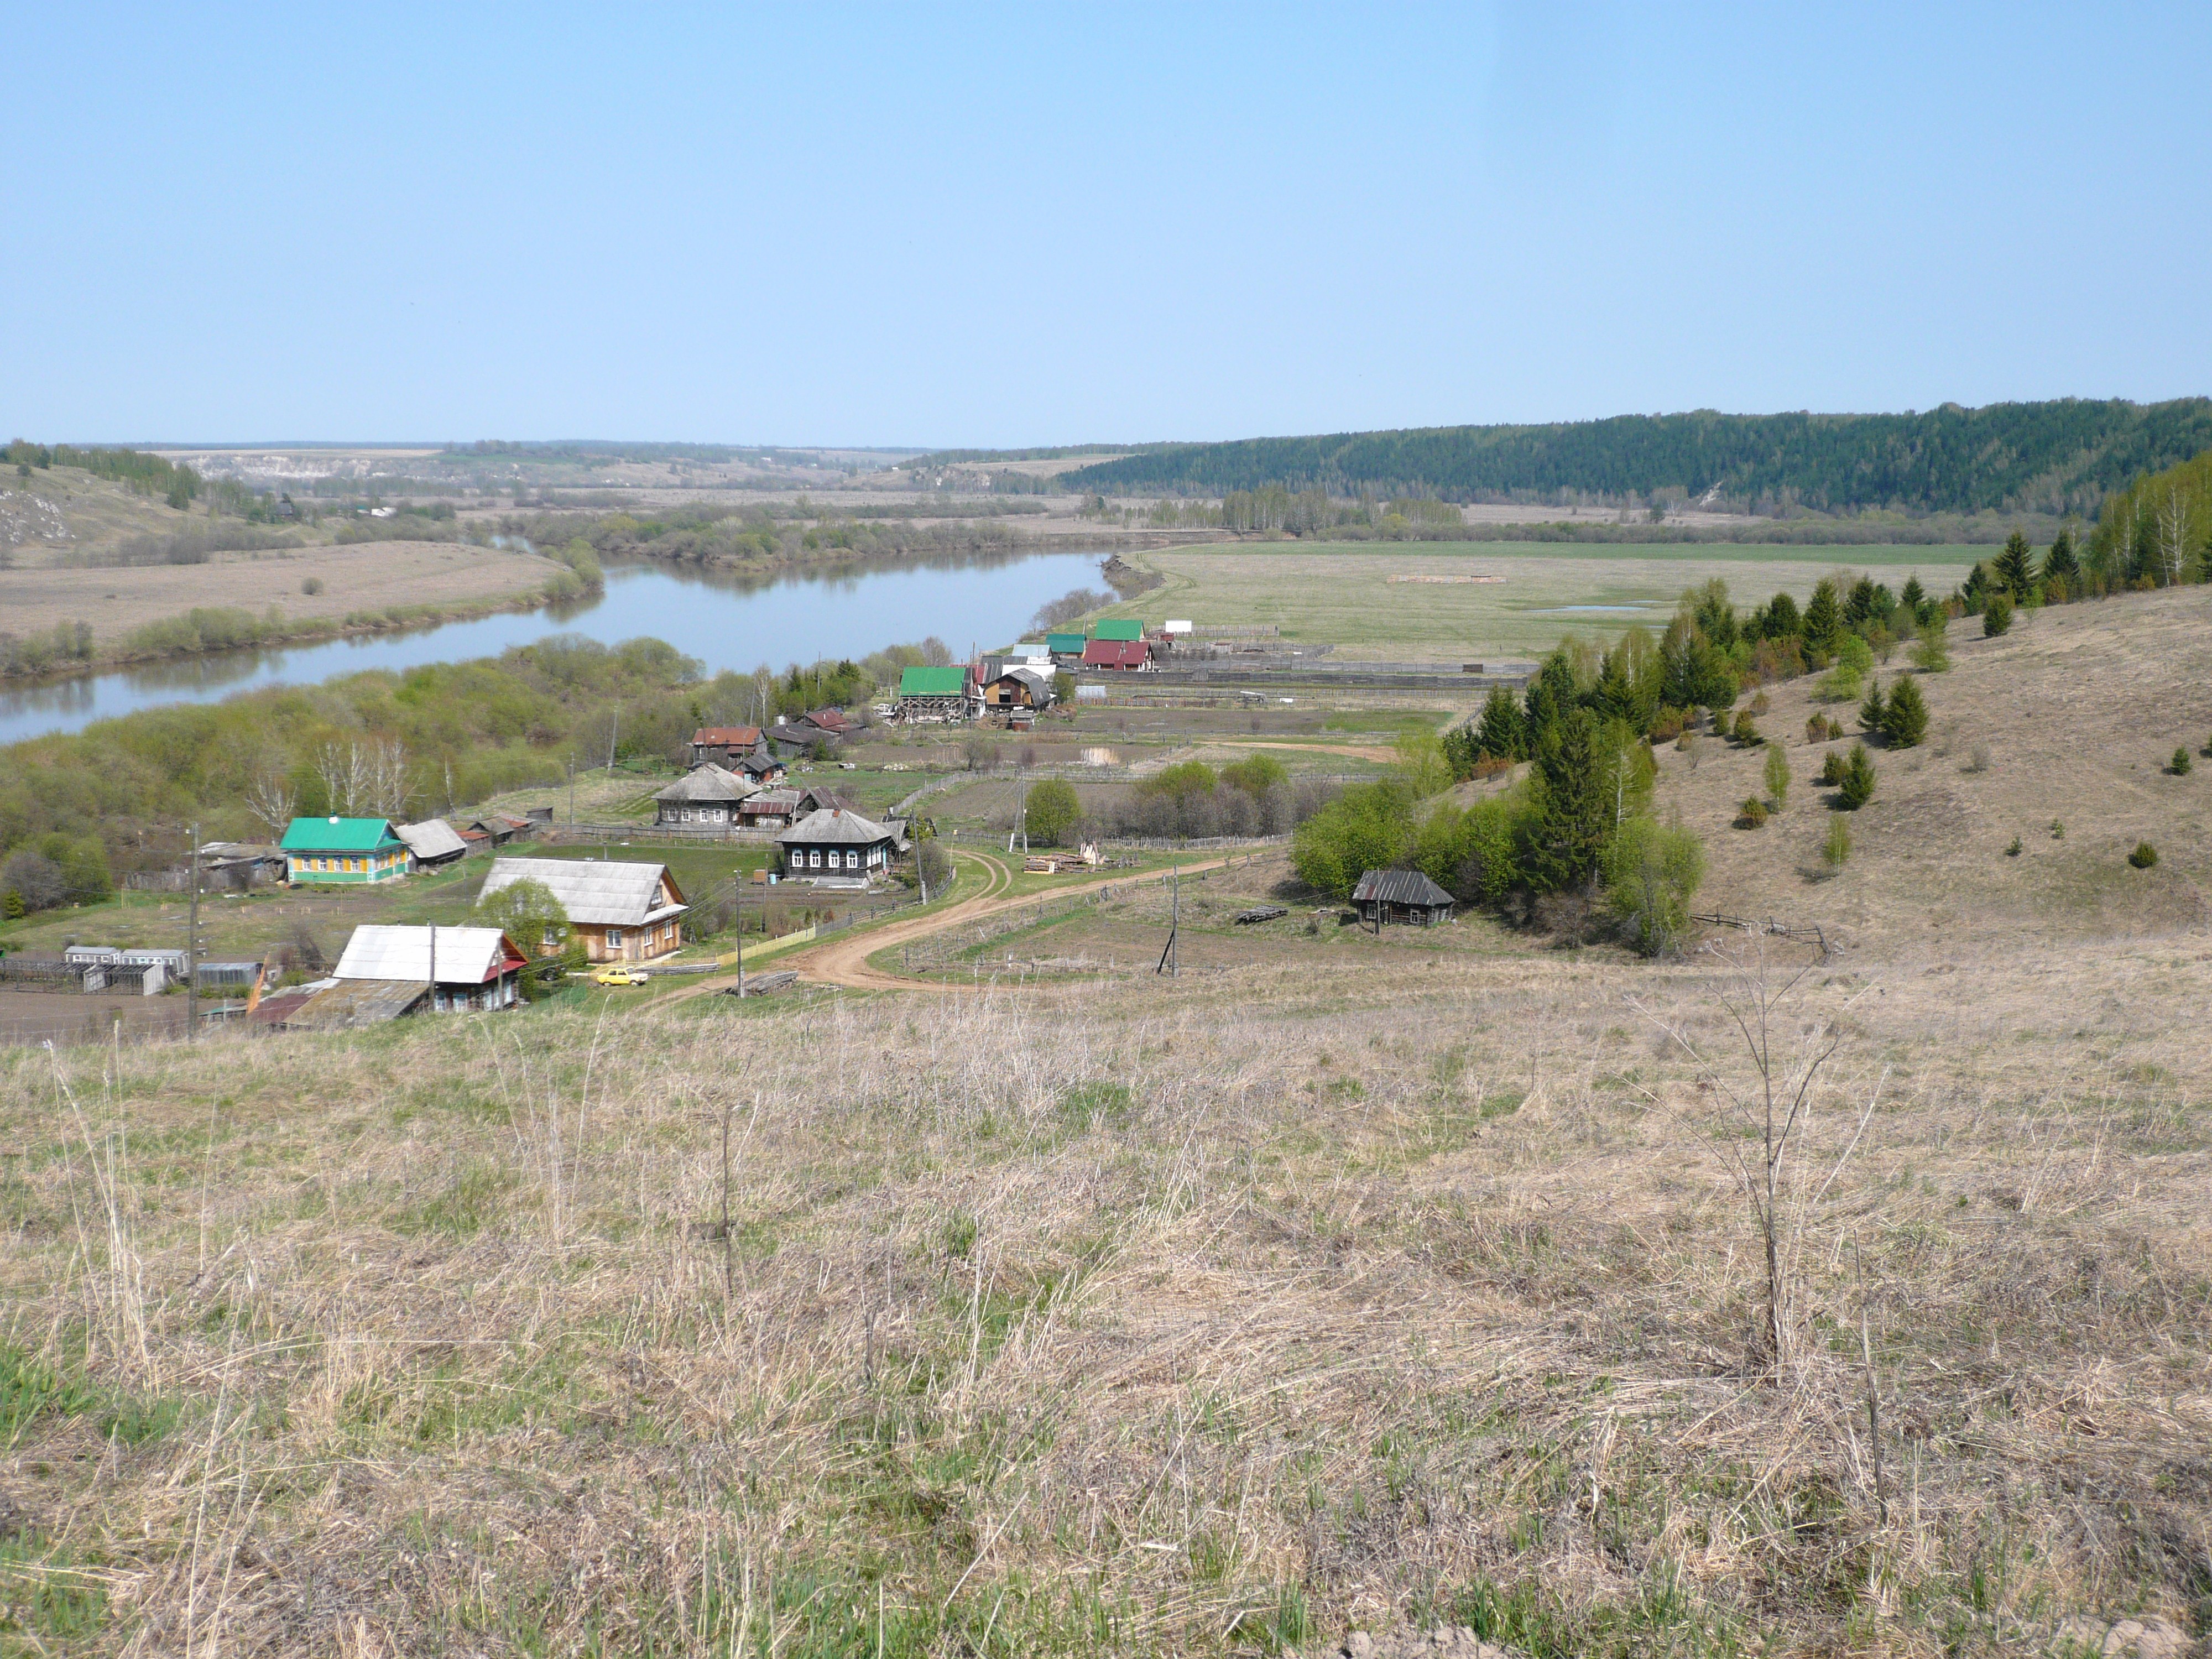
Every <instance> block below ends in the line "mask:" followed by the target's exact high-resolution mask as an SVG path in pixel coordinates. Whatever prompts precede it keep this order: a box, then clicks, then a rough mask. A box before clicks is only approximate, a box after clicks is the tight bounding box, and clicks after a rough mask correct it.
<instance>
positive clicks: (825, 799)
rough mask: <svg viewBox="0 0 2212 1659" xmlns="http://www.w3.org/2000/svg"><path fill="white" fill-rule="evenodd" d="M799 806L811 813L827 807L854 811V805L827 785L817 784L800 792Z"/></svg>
mask: <svg viewBox="0 0 2212 1659" xmlns="http://www.w3.org/2000/svg"><path fill="white" fill-rule="evenodd" d="M779 793H781V792H779ZM797 805H800V806H804V807H805V809H806V810H807V811H810V812H818V811H821V810H822V809H823V807H825V806H834V807H836V808H837V809H838V810H840V811H846V812H849V811H852V810H853V803H852V802H850V801H848V800H847V799H845V798H844V797H843V796H842V795H841V794H839V793H837V792H836V790H835V789H832V788H831V787H829V785H828V784H826V783H817V784H816V785H815V786H814V787H812V788H811V789H807V790H804V791H802V792H800V794H799V799H798V802H797Z"/></svg>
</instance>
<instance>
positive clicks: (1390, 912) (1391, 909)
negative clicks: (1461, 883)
mask: <svg viewBox="0 0 2212 1659" xmlns="http://www.w3.org/2000/svg"><path fill="white" fill-rule="evenodd" d="M1352 908H1354V909H1355V910H1357V911H1358V912H1359V919H1360V921H1364V922H1370V923H1372V924H1373V925H1374V926H1376V927H1385V926H1387V925H1389V924H1390V923H1392V922H1396V923H1400V924H1403V925H1407V926H1411V927H1435V926H1436V925H1437V923H1439V922H1444V921H1450V920H1451V917H1452V896H1451V895H1450V894H1449V893H1447V892H1446V891H1444V890H1443V888H1441V887H1439V886H1437V884H1436V883H1434V882H1432V881H1431V880H1430V879H1429V878H1427V877H1426V876H1425V875H1423V874H1422V873H1421V872H1419V870H1370V871H1369V872H1367V873H1366V874H1365V875H1364V876H1362V877H1360V878H1359V885H1358V886H1357V887H1355V888H1353V889H1352Z"/></svg>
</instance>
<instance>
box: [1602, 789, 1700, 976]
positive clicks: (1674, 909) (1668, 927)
mask: <svg viewBox="0 0 2212 1659" xmlns="http://www.w3.org/2000/svg"><path fill="white" fill-rule="evenodd" d="M1601 867H1602V870H1603V872H1604V878H1605V890H1606V898H1607V902H1608V903H1609V904H1610V905H1611V906H1612V908H1613V914H1614V915H1616V916H1618V917H1620V920H1621V922H1622V924H1623V926H1624V927H1625V928H1626V931H1627V933H1628V936H1629V939H1630V941H1631V942H1632V944H1633V945H1635V946H1636V948H1637V949H1638V950H1639V951H1643V952H1644V955H1646V956H1658V955H1661V954H1662V953H1663V952H1665V951H1671V950H1673V949H1674V946H1675V945H1676V944H1677V943H1678V942H1679V941H1680V939H1681V936H1682V933H1683V930H1684V929H1685V928H1686V927H1688V926H1689V922H1690V901H1691V899H1692V898H1693V897H1694V896H1696V894H1697V890H1698V884H1699V883H1700V882H1702V881H1703V880H1704V879H1705V844H1704V843H1703V842H1700V841H1699V839H1698V838H1697V836H1695V835H1693V834H1692V832H1691V831H1689V830H1687V829H1682V828H1680V826H1673V827H1669V826H1667V825H1663V824H1660V823H1655V822H1653V821H1652V820H1651V819H1650V818H1641V817H1639V818H1631V819H1630V820H1629V821H1628V822H1627V823H1624V824H1623V825H1621V827H1620V833H1619V834H1618V835H1616V836H1613V840H1612V842H1610V843H1608V844H1607V848H1606V849H1605V854H1604V858H1603V860H1602V865H1601Z"/></svg>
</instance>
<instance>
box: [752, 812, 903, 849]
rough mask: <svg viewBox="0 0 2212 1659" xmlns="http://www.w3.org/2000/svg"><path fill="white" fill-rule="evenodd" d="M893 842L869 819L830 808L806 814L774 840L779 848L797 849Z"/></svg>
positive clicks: (886, 831)
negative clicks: (790, 846) (789, 847)
mask: <svg viewBox="0 0 2212 1659" xmlns="http://www.w3.org/2000/svg"><path fill="white" fill-rule="evenodd" d="M896 839H897V837H896V836H893V835H892V834H891V832H890V830H888V829H884V826H883V825H882V824H880V823H877V822H876V821H875V820H874V819H873V818H864V817H861V816H860V814H859V813H858V812H841V811H835V810H833V809H831V808H829V807H823V809H822V810H821V811H817V812H809V813H808V814H807V815H806V816H805V817H803V818H801V819H799V822H798V823H794V824H793V825H792V826H791V828H790V829H787V830H785V831H784V832H783V833H782V834H781V835H780V836H777V837H776V841H777V842H778V843H779V844H780V845H793V844H796V845H798V846H801V847H829V846H853V847H866V846H867V845H869V844H870V843H871V842H878V841H895V840H896Z"/></svg>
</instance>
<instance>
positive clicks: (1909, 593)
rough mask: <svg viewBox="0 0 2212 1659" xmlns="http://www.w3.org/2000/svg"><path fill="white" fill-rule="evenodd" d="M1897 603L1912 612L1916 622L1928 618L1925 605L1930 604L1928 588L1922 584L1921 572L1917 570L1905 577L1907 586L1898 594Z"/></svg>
mask: <svg viewBox="0 0 2212 1659" xmlns="http://www.w3.org/2000/svg"><path fill="white" fill-rule="evenodd" d="M1897 603H1898V605H1899V606H1900V607H1902V608H1903V609H1904V610H1905V611H1910V612H1911V616H1912V620H1913V621H1914V622H1915V623H1922V622H1925V621H1926V620H1927V612H1926V610H1925V606H1926V605H1927V604H1928V590H1927V589H1926V588H1924V587H1923V586H1921V585H1920V573H1919V572H1918V571H1917V570H1916V571H1914V572H1913V573H1912V574H1911V575H1910V576H1907V577H1906V578H1905V587H1904V590H1903V591H1902V592H1899V594H1898V596H1897Z"/></svg>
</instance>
